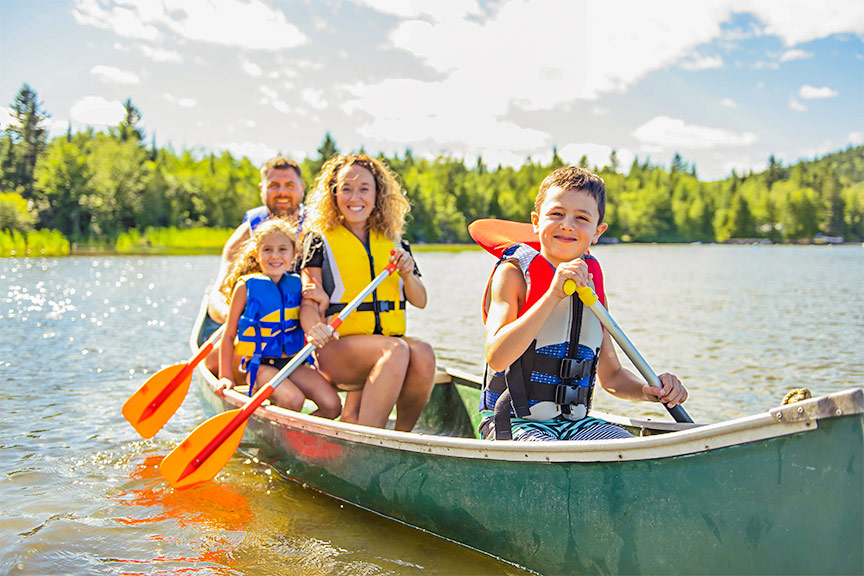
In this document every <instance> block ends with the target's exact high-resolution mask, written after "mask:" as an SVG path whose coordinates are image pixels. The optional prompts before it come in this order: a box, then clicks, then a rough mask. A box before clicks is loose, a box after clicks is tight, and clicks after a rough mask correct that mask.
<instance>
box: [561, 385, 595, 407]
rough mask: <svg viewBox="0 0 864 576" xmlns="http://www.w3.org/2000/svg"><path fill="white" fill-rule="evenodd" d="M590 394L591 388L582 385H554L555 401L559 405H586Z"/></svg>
mask: <svg viewBox="0 0 864 576" xmlns="http://www.w3.org/2000/svg"><path fill="white" fill-rule="evenodd" d="M590 394H591V389H590V388H586V387H584V386H567V385H565V384H559V385H557V386H555V403H556V404H558V405H559V406H575V405H579V404H586V405H587V404H588V397H589V395H590Z"/></svg>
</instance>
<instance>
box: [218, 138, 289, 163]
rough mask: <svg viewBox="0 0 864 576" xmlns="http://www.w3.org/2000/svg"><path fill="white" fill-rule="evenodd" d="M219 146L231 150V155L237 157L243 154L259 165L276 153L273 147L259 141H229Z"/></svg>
mask: <svg viewBox="0 0 864 576" xmlns="http://www.w3.org/2000/svg"><path fill="white" fill-rule="evenodd" d="M221 148H224V149H225V150H228V151H229V152H231V155H232V156H234V157H237V158H240V157H243V156H245V157H246V158H249V160H251V161H252V163H253V164H255V165H256V166H257V165H260V164H263V163H264V162H266V161H267V160H268V159H269V158H272V157H273V156H275V155H276V154H278V152H277V150H276V149H275V148H271V147H270V146H267V145H266V144H261V143H260V142H249V141H245V142H229V143H228V144H223V145H222V146H221Z"/></svg>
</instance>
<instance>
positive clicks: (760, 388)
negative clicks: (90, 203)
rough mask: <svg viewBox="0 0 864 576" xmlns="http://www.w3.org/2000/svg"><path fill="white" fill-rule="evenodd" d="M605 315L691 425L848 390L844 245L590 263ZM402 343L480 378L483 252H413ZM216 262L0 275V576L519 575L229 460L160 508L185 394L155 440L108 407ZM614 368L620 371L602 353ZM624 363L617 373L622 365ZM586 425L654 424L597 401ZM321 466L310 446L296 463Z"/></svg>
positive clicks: (715, 250)
mask: <svg viewBox="0 0 864 576" xmlns="http://www.w3.org/2000/svg"><path fill="white" fill-rule="evenodd" d="M595 254H596V255H597V257H598V258H599V259H600V261H601V263H602V265H603V269H604V271H605V277H606V285H607V291H608V294H609V299H610V311H611V313H612V315H613V316H614V317H615V319H616V320H617V321H618V323H619V324H620V325H621V327H622V328H623V329H624V331H625V332H626V333H627V334H628V336H630V338H631V339H632V340H633V341H634V343H635V344H636V346H637V348H638V349H639V350H640V352H642V354H643V355H644V356H645V357H646V359H647V360H648V362H649V363H650V364H651V365H652V367H653V368H655V370H657V371H665V370H671V371H676V372H677V373H678V374H680V375H681V376H682V377H683V378H684V379H685V381H686V382H687V383H688V386H689V388H690V390H691V399H690V401H688V404H687V408H688V412H689V413H690V414H691V416H693V417H694V419H696V420H698V421H712V420H719V419H723V418H729V417H737V416H742V415H747V414H751V413H754V412H758V411H762V410H766V409H768V408H769V407H771V406H774V405H777V404H779V402H780V400H781V399H782V397H783V395H784V394H785V392H786V391H787V390H788V389H790V388H795V387H799V386H800V385H802V384H804V385H806V386H807V387H809V388H811V389H812V390H813V391H814V393H817V394H819V393H827V392H832V391H835V390H839V389H843V388H849V387H852V386H861V384H862V382H864V341H862V338H864V306H862V305H861V286H862V285H864V250H862V249H861V248H860V247H853V246H842V247H830V248H829V247H791V246H767V247H764V246H763V247H759V246H601V247H598V248H597V249H596V251H595ZM417 261H418V264H419V266H420V269H421V270H422V272H423V278H424V282H425V283H426V285H427V287H428V289H429V294H430V303H429V306H428V307H427V309H425V310H414V309H412V310H410V311H409V312H408V330H409V333H411V334H416V335H418V336H420V337H422V338H424V339H426V340H428V341H429V342H431V343H432V344H433V345H434V346H435V348H436V351H437V354H438V360H439V364H440V365H442V366H448V367H454V368H460V369H463V370H467V371H469V372H473V373H480V372H482V367H483V365H482V358H483V350H482V342H483V332H482V325H481V323H480V314H479V311H480V295H481V294H482V290H483V286H484V285H485V282H486V279H487V278H488V275H489V272H490V270H491V268H492V264H493V260H492V258H491V256H488V255H487V254H485V253H482V252H463V253H456V254H451V253H448V254H444V253H425V252H421V253H418V254H417ZM218 262H219V258H218V257H215V256H214V257H174V258H164V257H154V258H140V257H131V258H129V257H109V258H58V259H38V260H37V259H24V260H0V322H2V328H3V329H2V330H0V394H2V397H3V399H4V411H3V417H2V419H0V432H2V435H0V438H2V440H0V502H2V503H3V515H2V518H0V574H10V575H28V576H30V575H37V574H39V575H41V574H68V575H79V574H80V575H83V574H102V573H106V572H107V573H113V574H119V573H122V574H177V573H194V574H226V575H227V574H231V575H234V574H245V575H250V576H251V575H255V576H259V575H266V574H273V575H277V574H278V575H285V574H288V575H292V574H296V575H298V576H299V575H306V574H375V575H380V574H421V573H422V574H521V573H522V572H520V571H519V570H517V569H515V568H512V567H510V566H507V565H505V564H502V563H500V562H497V561H495V560H493V559H490V558H488V557H486V556H483V555H481V554H479V553H476V552H473V551H471V550H467V549H465V548H462V547H460V546H457V545H455V544H452V543H449V542H446V541H443V540H440V539H438V538H435V537H432V536H429V535H428V534H424V533H421V532H419V531H416V530H413V529H411V528H408V527H405V526H403V525H401V524H398V523H396V522H393V521H389V520H386V519H382V518H379V517H377V516H375V515H373V514H370V513H368V512H365V511H363V510H359V509H357V508H354V507H352V506H349V505H343V504H341V503H340V502H338V501H336V500H334V499H332V498H329V497H327V496H323V495H320V494H317V493H315V492H313V491H311V490H307V489H304V488H303V487H301V486H299V485H297V484H295V483H293V482H290V481H287V480H285V479H283V478H280V477H278V476H277V475H275V474H273V473H272V472H271V471H270V469H268V468H267V467H265V466H262V465H260V464H259V463H257V462H256V461H253V460H249V459H247V458H244V457H243V456H240V455H238V457H235V458H234V459H232V460H231V461H230V462H229V463H228V465H227V466H226V467H225V469H224V470H223V471H222V472H221V473H220V474H219V476H217V481H216V482H214V483H211V484H206V485H203V486H199V487H197V488H194V489H191V490H186V491H184V492H178V493H175V492H173V491H171V490H170V489H169V488H168V486H167V484H166V483H165V482H163V481H162V480H161V479H160V477H158V476H157V471H156V468H155V465H156V463H157V461H158V460H159V456H157V455H161V454H167V453H168V452H169V451H170V449H171V448H173V446H174V445H176V443H177V442H179V441H181V440H182V439H183V438H184V437H186V435H188V433H189V432H190V431H191V430H192V429H193V428H195V426H196V425H197V424H199V423H200V422H202V421H203V416H202V412H201V409H200V407H199V405H198V401H197V399H196V398H195V396H194V395H190V397H189V398H187V399H186V401H185V402H184V404H183V405H182V406H181V407H180V410H179V411H178V412H177V414H175V415H174V417H173V418H172V419H171V420H170V421H169V422H168V423H167V425H166V426H165V428H164V429H163V430H161V431H160V432H159V434H158V435H157V436H156V438H154V439H152V440H141V439H140V438H139V437H138V436H137V434H136V433H135V431H134V430H133V429H132V428H131V427H130V426H129V424H128V423H127V422H126V421H125V420H124V419H123V417H122V415H121V413H120V407H121V405H122V404H123V402H124V401H125V400H126V399H127V398H128V397H129V396H130V395H131V394H132V393H133V392H134V391H135V390H136V389H137V387H138V386H139V385H140V384H141V383H143V382H144V381H145V380H146V379H147V377H148V376H149V375H151V374H153V373H154V372H156V371H157V370H159V369H160V368H162V367H164V366H167V365H169V364H173V363H175V362H179V361H185V360H186V359H187V358H188V357H189V348H188V345H187V344H186V342H187V339H188V335H189V330H190V328H191V325H192V322H193V320H194V317H195V314H196V312H197V305H198V302H199V300H200V297H201V295H202V293H203V291H204V289H205V287H206V284H207V282H209V281H210V279H211V278H212V277H213V275H215V272H216V269H217V267H218ZM619 356H621V355H620V354H619ZM622 360H624V358H623V356H622ZM596 405H597V406H598V408H600V409H602V410H609V411H615V412H622V413H626V414H628V415H631V416H640V415H647V416H652V417H657V418H660V419H666V418H668V416H667V415H665V414H664V413H663V412H662V411H661V410H660V409H657V408H655V407H654V406H653V405H651V404H647V403H641V404H634V403H629V402H619V401H616V400H615V399H613V398H611V397H610V396H609V395H608V394H605V393H603V392H598V394H597V402H596ZM306 449H307V450H308V452H309V455H310V457H313V456H314V457H317V458H326V456H327V449H328V447H327V446H311V445H310V446H307V447H306Z"/></svg>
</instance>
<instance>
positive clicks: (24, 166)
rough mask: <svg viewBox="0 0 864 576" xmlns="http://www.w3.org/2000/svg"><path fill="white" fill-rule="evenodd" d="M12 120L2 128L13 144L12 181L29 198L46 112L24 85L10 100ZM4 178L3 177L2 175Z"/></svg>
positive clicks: (45, 133) (43, 141) (43, 137)
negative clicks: (12, 99) (4, 128)
mask: <svg viewBox="0 0 864 576" xmlns="http://www.w3.org/2000/svg"><path fill="white" fill-rule="evenodd" d="M12 116H13V117H14V121H13V122H12V123H11V124H9V126H8V127H7V128H6V134H7V135H8V136H9V137H10V139H11V142H12V146H13V149H14V150H13V155H14V167H13V174H14V176H13V178H12V180H13V182H14V184H15V188H17V189H20V190H21V195H22V196H23V197H24V198H25V199H30V198H33V171H34V170H35V168H36V161H37V160H38V159H39V155H40V154H41V153H42V151H43V150H45V146H46V145H47V143H48V131H47V129H46V128H45V126H44V123H45V121H46V120H47V119H48V118H49V117H50V115H49V114H48V113H47V112H45V111H44V110H43V109H42V103H41V102H39V100H38V97H37V95H36V92H35V91H33V89H31V88H30V86H28V85H27V84H24V85H23V86H22V87H21V89H20V90H19V91H18V94H16V95H15V101H14V102H12ZM4 179H5V178H4Z"/></svg>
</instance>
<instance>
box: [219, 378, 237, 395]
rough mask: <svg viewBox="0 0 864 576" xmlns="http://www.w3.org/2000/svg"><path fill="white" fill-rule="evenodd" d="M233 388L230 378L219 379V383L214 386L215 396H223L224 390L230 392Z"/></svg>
mask: <svg viewBox="0 0 864 576" xmlns="http://www.w3.org/2000/svg"><path fill="white" fill-rule="evenodd" d="M232 388H234V381H233V380H231V379H230V378H220V379H219V383H218V384H217V385H216V395H217V396H225V390H230V389H232Z"/></svg>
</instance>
